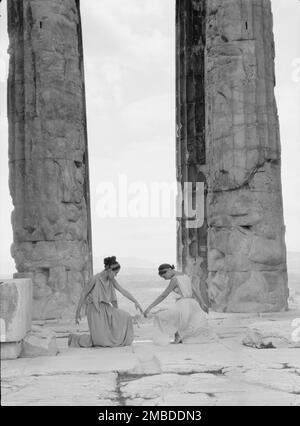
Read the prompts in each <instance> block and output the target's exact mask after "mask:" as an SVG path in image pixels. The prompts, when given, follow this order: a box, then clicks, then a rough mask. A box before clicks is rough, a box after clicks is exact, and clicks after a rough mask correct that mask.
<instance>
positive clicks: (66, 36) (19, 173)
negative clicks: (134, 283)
mask: <svg viewBox="0 0 300 426" xmlns="http://www.w3.org/2000/svg"><path fill="white" fill-rule="evenodd" d="M7 5H8V33H9V43H10V44H9V53H10V63H9V78H8V121H9V169H10V176H9V187H10V193H11V196H12V200H13V205H14V211H13V213H12V226H13V233H14V242H13V245H12V250H11V251H12V255H13V257H14V259H15V263H16V268H17V271H18V274H17V275H16V277H24V276H26V277H27V276H30V277H32V280H33V284H34V290H33V298H34V304H33V317H34V318H55V317H57V316H68V315H73V312H74V304H75V303H77V300H78V297H79V294H80V292H81V289H82V286H83V285H84V284H85V283H86V282H87V280H88V279H89V278H90V276H91V272H92V249H91V221H90V197H89V167H88V149H87V131H86V110H85V89H84V69H83V49H82V37H81V22H80V11H79V1H75V0H66V1H63V2H62V1H59V0H45V1H44V0H43V1H40V0H24V1H19V0H8V1H7ZM20 274H21V275H20Z"/></svg>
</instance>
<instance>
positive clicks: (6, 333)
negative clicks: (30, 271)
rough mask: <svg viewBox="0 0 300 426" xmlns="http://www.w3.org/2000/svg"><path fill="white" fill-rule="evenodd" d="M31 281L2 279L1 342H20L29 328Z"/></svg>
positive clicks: (25, 279)
mask: <svg viewBox="0 0 300 426" xmlns="http://www.w3.org/2000/svg"><path fill="white" fill-rule="evenodd" d="M31 315H32V281H31V279H28V278H19V279H11V280H2V281H1V284H0V322H1V324H0V325H1V342H20V341H21V340H22V339H23V337H24V336H25V335H26V333H27V332H28V331H29V330H30V328H31Z"/></svg>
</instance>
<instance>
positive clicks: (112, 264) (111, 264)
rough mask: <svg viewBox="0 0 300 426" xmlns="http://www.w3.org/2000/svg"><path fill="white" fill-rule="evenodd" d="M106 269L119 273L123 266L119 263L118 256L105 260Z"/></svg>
mask: <svg viewBox="0 0 300 426" xmlns="http://www.w3.org/2000/svg"><path fill="white" fill-rule="evenodd" d="M104 267H105V269H112V270H113V271H118V270H119V269H120V268H121V265H120V264H119V262H118V261H117V258H116V256H110V257H105V258H104Z"/></svg>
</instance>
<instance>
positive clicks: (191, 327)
mask: <svg viewBox="0 0 300 426" xmlns="http://www.w3.org/2000/svg"><path fill="white" fill-rule="evenodd" d="M176 278H177V281H178V286H179V288H177V287H176V288H175V290H174V292H175V293H176V294H177V295H178V298H177V300H176V302H175V305H174V307H172V308H170V309H166V310H162V311H160V312H158V313H157V314H154V328H155V331H154V335H153V341H154V343H156V344H167V343H169V341H170V338H173V339H174V334H175V333H176V332H177V333H178V334H179V336H180V337H181V339H182V343H205V342H208V341H210V340H211V339H212V338H213V335H212V333H211V332H210V330H209V327H208V323H207V318H208V315H207V314H206V313H205V312H204V311H203V310H202V309H201V307H200V305H199V303H198V302H197V301H196V300H195V299H194V298H193V288H192V283H191V280H190V278H189V277H188V276H187V275H177V276H176Z"/></svg>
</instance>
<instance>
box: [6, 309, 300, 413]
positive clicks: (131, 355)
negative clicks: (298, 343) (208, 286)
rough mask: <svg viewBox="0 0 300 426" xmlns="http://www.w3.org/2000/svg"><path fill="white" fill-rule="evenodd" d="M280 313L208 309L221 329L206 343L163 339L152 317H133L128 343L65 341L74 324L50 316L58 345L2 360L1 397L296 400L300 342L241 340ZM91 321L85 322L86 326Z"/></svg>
mask: <svg viewBox="0 0 300 426" xmlns="http://www.w3.org/2000/svg"><path fill="white" fill-rule="evenodd" d="M295 318H300V311H299V310H298V311H296V310H291V311H289V312H284V313H275V314H261V315H255V314H216V313H211V314H210V320H209V322H210V327H211V329H212V330H213V332H214V333H215V334H216V338H215V340H214V341H212V342H210V343H206V344H204V343H203V344H186V345H182V344H181V345H172V344H169V345H165V346H157V345H154V344H153V343H152V342H151V335H152V324H151V321H150V320H146V319H144V320H141V321H139V322H137V323H136V325H135V341H134V343H133V345H132V346H130V347H125V348H114V349H111V348H93V349H75V348H68V347H67V335H68V333H69V331H73V332H74V331H75V330H76V328H75V326H74V325H73V324H71V323H67V322H55V321H52V322H51V321H48V322H45V323H42V325H43V326H45V327H47V328H51V329H53V330H55V331H56V333H57V341H58V345H59V349H60V353H59V355H57V356H54V357H39V358H20V359H17V360H13V361H2V363H1V398H2V400H1V404H2V405H99V406H103V405H105V406H110V405H118V406H122V405H140V406H142V405H160V406H163V405H172V406H176V405H197V406H199V405H298V406H300V349H299V348H279V349H254V348H251V347H246V346H243V345H242V344H241V341H242V338H243V336H244V334H245V330H246V327H247V326H248V325H249V324H251V323H253V322H259V321H265V320H266V319H269V320H273V321H281V320H283V319H284V320H287V319H290V320H291V321H292V320H293V319H295ZM85 329H87V325H86V323H82V324H81V327H80V330H85Z"/></svg>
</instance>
